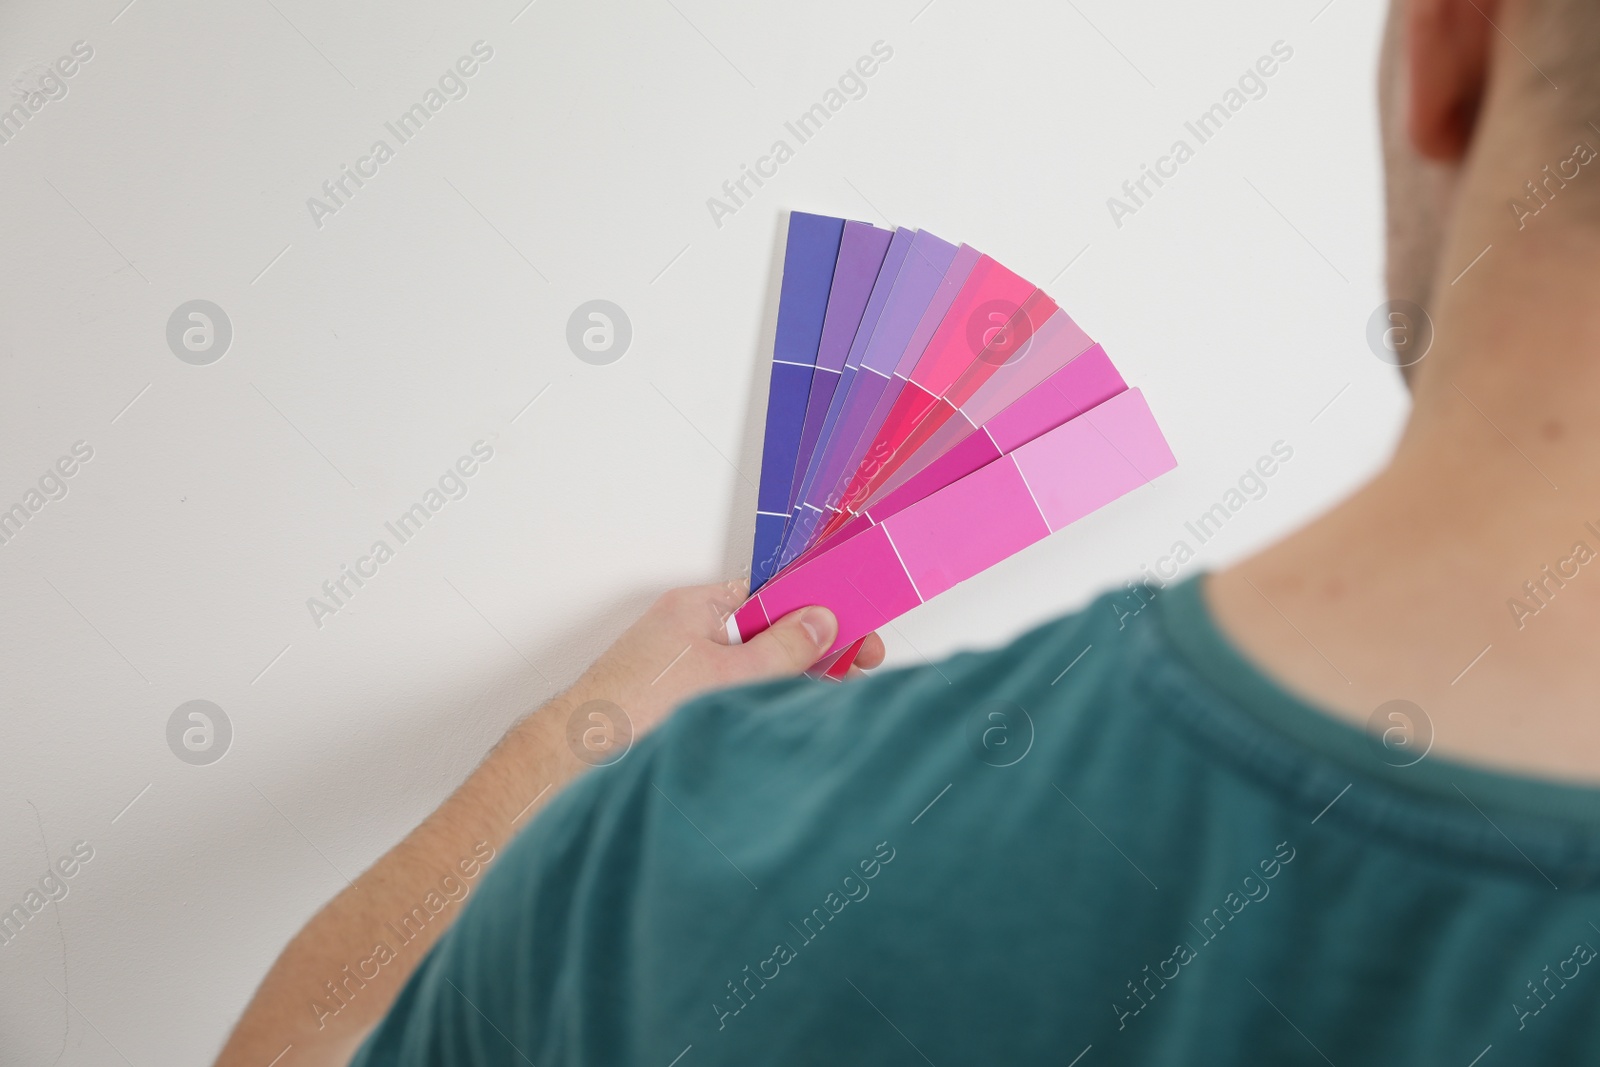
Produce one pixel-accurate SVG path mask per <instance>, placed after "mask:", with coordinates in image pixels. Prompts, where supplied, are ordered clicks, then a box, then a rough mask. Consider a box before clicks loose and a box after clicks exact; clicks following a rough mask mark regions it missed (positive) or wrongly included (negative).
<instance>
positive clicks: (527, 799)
mask: <svg viewBox="0 0 1600 1067" xmlns="http://www.w3.org/2000/svg"><path fill="white" fill-rule="evenodd" d="M577 699H578V698H577V697H576V696H574V695H572V694H565V695H563V696H561V697H557V698H556V699H555V700H553V701H551V702H550V703H548V704H546V705H544V706H543V707H542V708H540V709H539V710H538V711H536V712H535V713H534V714H532V715H530V716H528V717H527V718H526V719H524V720H523V721H522V722H521V723H519V724H518V725H517V726H516V727H514V728H513V729H512V730H511V731H510V732H509V733H508V734H506V736H505V737H504V738H503V739H502V740H501V741H500V743H499V744H498V745H497V746H496V747H495V749H494V751H493V752H491V753H490V754H489V755H488V757H486V758H485V759H484V761H483V763H482V764H480V765H479V766H478V768H477V769H476V770H475V771H473V773H472V774H471V775H470V776H469V777H468V778H467V780H466V781H465V782H463V783H462V784H461V786H460V787H459V788H458V789H456V791H455V792H454V793H452V794H451V795H450V797H449V798H448V799H447V800H446V801H445V802H444V803H443V804H441V805H440V806H439V808H438V809H437V810H436V811H435V812H434V813H433V814H432V815H430V816H429V817H428V818H427V819H426V820H425V821H424V822H423V823H422V825H420V826H418V827H417V828H416V829H415V830H413V831H412V832H411V833H410V834H408V835H407V836H406V838H405V839H404V840H403V841H401V842H400V843H399V844H397V845H396V846H395V847H394V848H392V849H390V850H389V851H388V852H387V853H385V854H384V856H383V857H382V858H381V859H380V860H378V862H377V863H375V864H373V865H372V867H370V868H369V869H368V870H367V871H365V872H364V873H362V874H361V875H360V876H359V877H357V878H356V880H355V882H354V883H352V884H351V885H350V886H348V887H346V888H345V889H344V890H343V891H342V892H341V893H340V894H339V895H338V896H336V897H334V899H333V900H332V901H330V902H329V903H328V904H327V905H326V906H325V907H323V908H322V910H321V911H319V912H318V913H317V914H316V916H315V917H314V918H313V919H312V920H311V922H310V923H308V924H307V925H306V927H305V929H303V930H302V931H301V932H300V933H299V935H298V936H296V937H295V939H294V940H293V941H291V942H290V943H289V945H288V947H287V948H285V949H284V950H283V953H282V954H281V955H280V956H279V957H278V960H277V962H276V963H275V964H273V967H272V970H271V971H269V972H268V973H267V976H266V978H265V979H264V980H263V981H262V983H261V986H260V988H259V989H257V990H256V994H255V996H254V997H253V998H252V999H251V1001H250V1005H249V1007H248V1008H247V1009H246V1010H245V1013H244V1016H243V1017H242V1018H241V1019H240V1020H239V1023H238V1025H237V1026H236V1027H235V1028H234V1031H233V1034H232V1036H231V1037H230V1038H229V1039H228V1043H227V1045H226V1046H225V1047H224V1048H223V1051H222V1055H221V1056H220V1057H219V1059H218V1060H217V1064H218V1067H234V1065H248V1067H265V1065H266V1064H268V1063H270V1062H273V1060H274V1057H277V1056H279V1055H280V1054H282V1053H283V1052H284V1050H285V1049H287V1048H289V1047H290V1046H292V1047H293V1063H294V1064H295V1067H311V1065H322V1064H329V1065H334V1064H338V1065H343V1064H345V1063H346V1062H348V1060H349V1058H350V1056H351V1055H353V1054H354V1052H355V1049H356V1047H357V1046H358V1045H359V1044H360V1042H361V1039H362V1037H363V1036H364V1035H365V1034H366V1033H367V1031H368V1030H369V1029H371V1027H372V1025H373V1024H374V1023H376V1022H377V1021H378V1020H379V1019H380V1018H382V1017H383V1014H384V1012H385V1011H387V1010H388V1008H389V1005H390V1004H391V1003H393V1002H394V999H395V997H396V996H397V995H398V994H399V992H400V989H401V987H402V986H403V985H404V984H405V981H406V979H407V978H408V977H409V976H410V974H411V972H412V971H413V970H414V969H415V968H416V966H417V964H418V963H419V962H421V960H422V957H423V956H424V955H425V954H426V952H427V950H428V948H429V946H431V945H432V944H433V943H434V942H435V941H436V940H438V938H439V936H440V935H441V934H442V933H444V931H445V930H446V929H447V928H448V927H449V925H450V924H451V923H452V922H453V921H454V920H455V917H456V915H457V914H458V913H459V912H460V910H461V907H462V904H463V902H464V899H465V897H466V896H467V894H468V893H470V891H471V888H472V886H473V884H474V883H476V882H477V880H478V879H480V878H482V877H483V867H484V866H485V865H486V864H487V862H488V861H489V860H491V859H492V858H493V857H494V856H495V855H498V854H499V852H500V850H501V848H502V847H503V846H504V844H505V842H506V841H507V840H509V839H510V837H511V836H512V834H513V833H514V832H515V831H516V829H517V827H519V826H521V825H522V824H523V823H525V822H526V821H527V820H528V819H529V818H531V817H532V815H533V814H534V813H535V812H536V811H538V810H539V808H540V807H542V806H543V805H544V804H546V803H548V802H549V800H550V798H551V797H553V796H554V795H555V794H556V793H557V792H558V791H559V790H560V788H561V786H562V785H564V784H565V783H566V782H567V781H568V780H570V779H571V778H572V777H574V776H575V775H576V774H578V772H579V771H581V770H584V769H585V768H586V767H587V764H585V763H583V762H581V761H580V760H578V759H577V758H576V757H575V756H574V755H573V754H572V752H571V751H570V750H569V749H568V747H567V745H566V744H565V740H564V737H565V733H564V731H565V723H566V719H567V716H568V714H569V713H570V711H571V709H572V708H573V707H574V706H576V704H575V702H576V701H577Z"/></svg>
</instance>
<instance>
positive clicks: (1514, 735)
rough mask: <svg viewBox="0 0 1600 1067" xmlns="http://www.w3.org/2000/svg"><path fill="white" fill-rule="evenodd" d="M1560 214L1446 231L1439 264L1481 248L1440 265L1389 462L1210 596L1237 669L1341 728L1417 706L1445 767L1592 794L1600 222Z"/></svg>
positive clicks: (1599, 536)
mask: <svg viewBox="0 0 1600 1067" xmlns="http://www.w3.org/2000/svg"><path fill="white" fill-rule="evenodd" d="M1595 166H1596V168H1597V172H1596V173H1595V174H1593V175H1591V174H1588V173H1585V174H1584V175H1583V177H1584V178H1587V179H1589V180H1591V181H1593V182H1595V183H1596V186H1597V190H1596V192H1600V164H1596V165H1595ZM1513 188H1514V186H1513ZM1583 200H1584V201H1585V202H1583V203H1580V202H1578V198H1577V197H1576V196H1575V197H1573V202H1572V203H1570V204H1569V205H1567V206H1568V207H1569V208H1570V209H1571V212H1572V214H1573V216H1574V218H1577V217H1579V216H1580V213H1581V212H1584V211H1587V210H1589V203H1591V202H1592V200H1591V197H1589V196H1585V197H1584V198H1583ZM1493 206H1494V208H1495V210H1497V211H1501V212H1504V217H1505V220H1509V219H1510V212H1509V211H1507V210H1506V209H1505V208H1504V202H1503V201H1501V202H1500V203H1498V204H1495V205H1493ZM1557 206H1560V201H1556V202H1554V203H1553V204H1552V205H1551V206H1550V208H1548V209H1547V211H1548V214H1549V215H1550V217H1549V218H1548V219H1545V220H1539V219H1535V220H1532V222H1531V223H1530V224H1529V225H1527V226H1526V227H1525V228H1524V229H1522V230H1521V231H1517V230H1515V229H1510V228H1508V227H1507V226H1506V225H1505V222H1504V221H1503V220H1501V221H1497V220H1496V219H1495V218H1493V217H1490V216H1488V215H1487V214H1486V215H1484V216H1483V224H1482V225H1481V226H1478V227H1459V228H1458V229H1459V231H1460V233H1461V234H1462V236H1460V237H1459V238H1458V239H1457V240H1456V241H1454V242H1453V243H1452V246H1451V249H1450V252H1448V253H1447V254H1446V258H1445V262H1446V263H1447V264H1451V263H1456V262H1458V260H1457V259H1452V258H1451V254H1452V253H1453V254H1454V255H1455V256H1457V257H1460V258H1459V263H1461V264H1465V263H1466V262H1467V261H1468V260H1470V259H1471V258H1472V256H1473V255H1476V254H1477V252H1478V251H1479V250H1481V249H1482V248H1483V247H1484V246H1485V245H1490V244H1492V245H1493V247H1492V249H1491V250H1490V251H1489V252H1488V253H1487V254H1485V255H1484V256H1483V258H1482V259H1481V260H1479V261H1478V262H1477V263H1476V264H1475V265H1474V266H1473V267H1472V269H1471V270H1469V271H1468V272H1467V273H1466V274H1465V275H1464V276H1462V277H1461V278H1460V280H1459V281H1457V282H1455V284H1451V281H1450V277H1449V276H1448V275H1449V271H1448V270H1447V271H1445V274H1446V275H1447V277H1445V279H1444V280H1443V281H1442V282H1441V283H1440V289H1439V291H1438V292H1437V293H1436V299H1435V300H1434V308H1433V311H1434V317H1435V325H1436V330H1437V333H1436V338H1435V342H1434V347H1433V350H1432V351H1431V352H1430V353H1429V355H1428V356H1427V357H1426V359H1425V360H1424V362H1423V364H1421V365H1420V366H1419V367H1418V368H1417V374H1416V376H1415V378H1414V382H1413V385H1414V396H1415V405H1414V410H1413V414H1412V418H1411V420H1410V421H1409V423H1408V425H1407V428H1406V432H1405V435H1404V437H1403V439H1402V441H1401V444H1400V446H1399V447H1398V449H1397V451H1396V454H1395V456H1394V458H1393V460H1392V461H1391V463H1390V464H1389V466H1388V467H1387V468H1386V469H1385V470H1384V471H1383V472H1382V473H1380V474H1379V475H1378V476H1377V477H1376V478H1375V479H1373V481H1371V482H1370V483H1368V484H1367V485H1366V486H1365V487H1364V488H1362V489H1361V490H1360V491H1358V492H1357V493H1356V494H1355V495H1354V496H1352V497H1351V498H1350V499H1348V500H1346V501H1345V502H1344V503H1342V504H1340V505H1339V506H1338V507H1336V508H1335V509H1334V510H1333V511H1331V512H1329V513H1328V514H1326V515H1324V516H1323V517H1321V518H1320V519H1318V520H1316V521H1315V522H1313V523H1312V524H1311V525H1310V526H1308V527H1306V528H1305V529H1303V530H1301V531H1300V532H1298V533H1296V534H1295V535H1293V536H1291V537H1289V538H1288V539H1286V540H1285V541H1283V542H1280V543H1279V544H1277V545H1275V546H1273V547H1271V548H1269V549H1268V550H1266V551H1264V552H1262V553H1260V554H1259V555H1257V556H1255V557H1253V558H1251V559H1249V560H1247V561H1245V562H1244V563H1242V564H1240V565H1239V566H1237V567H1233V568H1231V569H1229V570H1227V571H1224V572H1222V573H1220V574H1218V575H1216V576H1215V577H1214V578H1213V579H1211V581H1210V583H1209V588H1208V599H1209V602H1210V604H1211V607H1212V611H1213V613H1214V614H1215V616H1216V617H1217V620H1218V622H1219V624H1220V625H1221V626H1222V628H1223V630H1224V631H1225V632H1226V633H1228V634H1229V636H1230V637H1232V638H1233V640H1234V641H1235V642H1236V643H1237V644H1238V645H1239V646H1240V647H1241V648H1242V650H1243V651H1244V652H1245V654H1246V655H1247V656H1249V657H1250V658H1251V659H1252V660H1254V661H1255V662H1256V663H1258V664H1259V665H1261V666H1262V667H1263V668H1264V669H1265V670H1266V671H1267V673H1269V674H1271V675H1273V676H1275V677H1276V678H1277V679H1279V680H1280V681H1281V682H1282V683H1283V684H1285V685H1286V686H1287V687H1288V688H1290V689H1291V690H1292V691H1295V692H1297V693H1298V694H1299V695H1301V696H1303V697H1305V698H1307V699H1309V700H1310V701H1312V702H1313V703H1316V704H1318V705H1320V706H1323V707H1325V708H1327V709H1329V710H1330V711H1332V712H1334V713H1336V714H1338V715H1340V716H1341V717H1344V718H1347V719H1352V720H1355V721H1356V722H1358V723H1361V724H1364V723H1366V722H1367V720H1368V718H1369V716H1370V715H1371V714H1372V713H1373V711H1374V710H1375V709H1376V708H1377V707H1378V706H1379V705H1381V704H1383V703H1385V702H1387V701H1389V700H1393V699H1397V698H1398V699H1406V700H1410V701H1412V702H1414V703H1416V704H1417V705H1419V706H1420V707H1421V708H1422V709H1423V711H1424V712H1425V713H1426V714H1427V716H1428V718H1429V720H1431V723H1432V726H1433V729H1434V730H1435V746H1434V751H1435V752H1437V753H1438V754H1439V755H1441V756H1446V757H1449V758H1456V759H1462V760H1469V761H1473V762H1478V763H1489V764H1494V765H1496V766H1499V767H1501V768H1504V769H1507V770H1513V771H1520V772H1523V773H1528V774H1534V775H1541V776H1547V777H1560V778H1567V779H1577V780H1585V781H1590V782H1600V714H1596V713H1595V712H1593V711H1592V710H1591V709H1592V706H1593V700H1594V696H1595V694H1596V693H1600V300H1597V299H1596V295H1597V294H1600V228H1591V227H1588V226H1584V225H1579V224H1577V223H1576V222H1575V221H1574V220H1572V219H1568V220H1563V219H1562V218H1561V217H1560V215H1559V213H1558V212H1557V211H1556V210H1555V209H1556V207H1557ZM1541 221H1544V222H1548V223H1549V225H1548V226H1545V227H1544V228H1543V230H1541V229H1540V228H1539V224H1540V223H1541ZM1562 223H1566V225H1565V228H1562V227H1561V225H1559V224H1562ZM1456 269H1457V270H1459V269H1460V268H1459V266H1458V267H1457V268H1456Z"/></svg>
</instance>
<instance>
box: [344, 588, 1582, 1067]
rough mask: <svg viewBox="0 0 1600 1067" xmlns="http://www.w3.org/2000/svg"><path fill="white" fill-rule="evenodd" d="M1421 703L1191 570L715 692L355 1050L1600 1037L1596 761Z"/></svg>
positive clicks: (1119, 1048) (1463, 1056)
mask: <svg viewBox="0 0 1600 1067" xmlns="http://www.w3.org/2000/svg"><path fill="white" fill-rule="evenodd" d="M1412 718H1413V719H1417V720H1418V721H1415V722H1409V723H1408V722H1405V721H1402V720H1401V719H1396V720H1394V721H1393V723H1392V724H1390V725H1391V726H1392V730H1391V732H1390V733H1389V735H1388V740H1387V743H1385V742H1383V741H1379V740H1377V739H1376V738H1377V735H1376V734H1372V735H1369V734H1368V733H1367V732H1365V731H1362V730H1359V729H1356V728H1354V727H1352V726H1350V725H1347V724H1346V723H1344V722H1343V721H1341V720H1336V719H1334V718H1332V717H1330V716H1328V715H1327V714H1325V713H1323V712H1321V711H1318V710H1317V709H1315V708H1313V707H1310V706H1308V705H1306V704H1304V703H1302V702H1300V701H1298V700H1297V699H1296V698H1294V697H1293V696H1291V695H1290V694H1288V693H1287V692H1286V691H1284V690H1283V689H1281V688H1280V687H1279V686H1277V685H1276V684H1275V683H1274V682H1273V681H1271V680H1270V679H1268V678H1267V677H1265V676H1264V675H1262V674H1261V673H1260V672H1259V671H1257V670H1255V669H1254V668H1253V667H1252V666H1251V665H1250V664H1249V663H1247V662H1246V661H1245V660H1244V659H1243V658H1242V656H1241V655H1240V654H1239V653H1238V652H1237V651H1236V650H1235V649H1233V648H1232V647H1231V646H1230V645H1229V644H1228V642H1227V641H1226V639H1225V638H1224V637H1223V636H1222V635H1221V634H1220V633H1219V632H1218V631H1217V629H1216V628H1215V626H1214V624H1213V623H1212V622H1211V620H1210V618H1209V617H1208V615H1207V612H1206V608H1205V604H1204V601H1203V598H1202V596H1201V593H1200V586H1199V584H1198V582H1196V581H1190V582H1187V583H1185V584H1182V585H1177V586H1173V587H1170V588H1168V589H1165V590H1161V591H1156V590H1154V589H1148V588H1146V589H1141V590H1137V591H1124V592H1119V593H1116V594H1112V595H1108V596H1105V597H1102V598H1101V599H1099V600H1097V601H1096V602H1094V603H1093V604H1091V605H1090V606H1089V607H1088V608H1087V609H1086V610H1085V611H1083V612H1082V613H1080V614H1077V615H1074V616H1071V617H1068V618H1063V619H1060V620H1057V621H1055V622H1052V623H1049V624H1047V625H1044V626H1041V627H1039V628H1037V629H1035V630H1033V631H1031V632H1029V633H1028V634H1026V635H1024V636H1023V637H1021V638H1020V639H1018V640H1016V641H1014V642H1012V643H1011V644H1009V645H1007V646H1005V647H1004V648H1000V649H996V650H993V651H988V652H975V653H963V654H960V655H956V656H953V657H951V658H949V659H947V660H943V661H941V662H939V663H937V664H930V665H927V666H922V667H917V668H913V669H909V670H895V671H886V672H882V673H880V674H878V675H876V676H873V677H871V678H868V679H865V680H862V681H858V682H853V683H851V684H848V685H844V686H832V685H828V684H825V683H818V682H813V681H809V680H804V679H800V680H794V681H785V682H779V683H772V684H765V685H760V686H754V687H749V688H743V689H734V690H729V691H725V692H720V693H716V694H713V695H710V696H707V697H703V698H700V699H698V700H695V701H693V702H691V703H690V704H688V705H686V706H684V707H683V708H682V709H681V710H679V711H678V712H677V713H676V714H675V715H673V716H672V718H671V719H670V720H669V721H668V722H666V723H665V724H664V725H663V726H662V727H661V728H660V729H658V730H657V731H656V732H655V733H653V734H651V735H650V736H648V737H646V738H645V739H643V740H642V741H640V742H639V744H638V745H636V746H635V748H634V749H633V750H632V751H631V752H629V753H628V755H627V756H626V757H625V758H623V759H622V760H621V761H620V762H618V763H616V764H614V765H612V766H610V767H606V768H603V769H599V770H596V771H594V772H592V773H590V774H588V775H586V776H585V777H584V778H582V779H581V780H580V781H578V782H576V783H575V784H573V785H572V786H571V787H570V788H569V789H567V790H566V792H564V793H563V794H562V795H561V796H559V797H558V798H556V800H555V801H553V802H552V803H551V804H550V806H549V808H548V810H546V811H545V812H544V813H543V814H541V815H540V816H539V817H538V818H537V819H535V820H534V821H533V823H532V824H531V825H529V826H528V827H527V828H526V829H525V830H524V831H523V832H522V833H521V834H520V835H519V836H518V837H517V838H516V839H515V841H514V842H513V843H512V844H511V845H510V846H509V847H508V848H507V849H506V850H505V851H504V853H503V855H502V856H501V857H500V859H499V860H498V861H497V862H496V863H495V864H494V865H493V867H492V868H491V870H490V871H489V873H488V874H487V875H485V876H484V880H483V882H482V884H481V885H480V886H479V887H478V888H477V890H476V891H475V892H474V894H473V895H472V897H471V898H470V899H469V900H468V901H467V902H466V904H465V906H464V909H463V912H462V914H461V916H460V918H459V920H458V921H457V922H456V924H455V926H454V927H453V928H452V929H451V930H450V931H449V932H448V933H447V934H446V935H445V937H444V938H443V939H442V940H441V941H440V942H439V943H438V944H437V945H436V946H434V948H433V950H432V951H431V952H430V953H429V955H428V956H427V958H426V959H425V960H424V961H423V962H422V964H421V966H420V967H419V968H418V970H417V971H416V973H415V974H414V975H413V976H412V978H411V979H410V981H409V982H408V983H407V985H406V986H405V989H404V991H403V993H402V994H401V996H400V998H399V1000H398V1002H397V1003H396V1004H395V1006H394V1008H393V1009H392V1010H391V1011H390V1013H389V1015H388V1017H387V1018H386V1019H385V1020H384V1021H383V1022H382V1024H381V1025H380V1026H379V1027H378V1029H377V1030H375V1031H374V1033H373V1035H372V1036H371V1037H370V1038H369V1040H368V1042H367V1043H366V1045H365V1046H364V1047H363V1050H362V1052H361V1053H360V1054H359V1055H358V1056H357V1058H356V1061H355V1062H356V1063H357V1064H361V1065H369V1064H404V1065H421V1064H451V1065H463V1067H465V1065H477V1064H536V1065H538V1067H555V1065H561V1064H605V1065H623V1064H626V1065H634V1064H637V1065H647V1067H705V1065H708V1064H730V1065H731V1064H739V1065H747V1064H827V1065H837V1064H842V1063H865V1064H875V1065H884V1067H890V1065H897V1064H905V1065H921V1064H932V1065H937V1067H955V1065H961V1064H1007V1065H1015V1064H1049V1065H1052V1067H1069V1065H1074V1064H1076V1065H1079V1067H1094V1065H1098V1064H1108V1063H1110V1064H1213V1063H1214V1064H1229V1065H1234V1064H1280V1063H1306V1064H1322V1063H1329V1064H1335V1065H1337V1067H1354V1065H1358V1064H1359V1065H1373V1064H1404V1065H1407V1067H1413V1065H1416V1064H1434V1063H1439V1064H1452V1065H1458V1067H1469V1065H1477V1067H1496V1065H1499V1064H1512V1063H1515V1064H1529V1063H1536V1062H1547V1063H1562V1064H1572V1063H1600V957H1597V949H1600V789H1587V788H1579V787H1575V786H1567V785H1558V784H1554V783H1549V782H1540V781H1537V780H1534V779H1529V778H1518V777H1513V776H1508V775H1502V774H1497V773H1492V772H1489V771H1485V770H1480V769H1474V768H1472V767H1469V766H1465V765H1462V764H1458V763H1451V762H1448V761H1446V760H1443V759H1440V758H1438V757H1437V756H1434V755H1432V754H1430V753H1428V752H1427V751H1426V746H1427V738H1428V734H1429V731H1428V730H1427V728H1426V724H1425V722H1423V721H1421V720H1420V718H1419V717H1418V716H1417V715H1415V714H1414V713H1413V715H1412ZM1393 730H1398V731H1399V733H1394V732H1393Z"/></svg>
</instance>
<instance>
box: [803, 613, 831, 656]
mask: <svg viewBox="0 0 1600 1067" xmlns="http://www.w3.org/2000/svg"><path fill="white" fill-rule="evenodd" d="M832 616H833V612H831V611H829V610H828V609H827V608H807V609H806V610H804V611H802V612H801V613H800V628H801V629H802V630H804V631H805V632H806V636H807V637H809V638H811V643H812V644H813V645H815V646H816V647H818V648H827V647H828V645H830V644H832V641H831V640H824V639H823V636H822V635H823V634H825V633H829V632H831V631H832V630H833V626H834V623H833V618H832Z"/></svg>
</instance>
